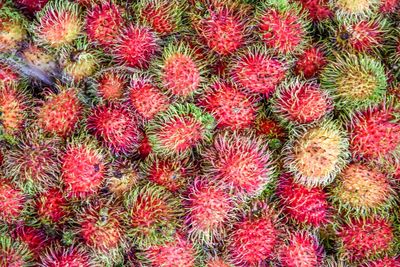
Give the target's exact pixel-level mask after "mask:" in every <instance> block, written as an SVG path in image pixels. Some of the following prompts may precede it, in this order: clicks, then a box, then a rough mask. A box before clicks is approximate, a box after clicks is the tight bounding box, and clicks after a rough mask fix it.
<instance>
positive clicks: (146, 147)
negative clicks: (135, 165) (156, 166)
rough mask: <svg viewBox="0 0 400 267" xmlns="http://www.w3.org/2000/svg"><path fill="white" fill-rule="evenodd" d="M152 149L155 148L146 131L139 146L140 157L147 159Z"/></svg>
mask: <svg viewBox="0 0 400 267" xmlns="http://www.w3.org/2000/svg"><path fill="white" fill-rule="evenodd" d="M152 151H153V148H152V147H151V144H150V140H149V138H148V137H147V135H146V133H144V132H143V133H142V136H141V139H140V141H139V147H138V154H139V157H140V158H141V159H145V158H147V157H148V156H149V155H150V153H151V152H152Z"/></svg>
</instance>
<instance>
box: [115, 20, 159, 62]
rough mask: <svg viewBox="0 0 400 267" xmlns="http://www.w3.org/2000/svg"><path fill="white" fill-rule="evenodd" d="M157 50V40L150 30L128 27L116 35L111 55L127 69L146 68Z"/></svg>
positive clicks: (133, 26)
mask: <svg viewBox="0 0 400 267" xmlns="http://www.w3.org/2000/svg"><path fill="white" fill-rule="evenodd" d="M159 49H160V47H159V44H158V38H157V36H156V34H155V33H154V32H153V31H152V30H151V29H150V28H147V27H144V26H135V25H129V26H127V27H125V28H124V29H123V30H122V31H121V32H120V33H119V34H118V36H117V40H116V41H115V45H114V49H113V50H112V55H113V56H114V57H115V58H116V60H117V61H118V62H120V63H121V64H123V65H125V66H127V67H132V68H147V67H148V65H149V62H150V60H151V59H152V58H153V56H154V55H155V54H156V53H157V52H158V51H159Z"/></svg>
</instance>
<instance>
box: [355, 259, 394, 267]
mask: <svg viewBox="0 0 400 267" xmlns="http://www.w3.org/2000/svg"><path fill="white" fill-rule="evenodd" d="M399 266H400V259H398V258H395V257H384V258H382V259H377V260H371V261H368V262H367V263H365V264H363V265H361V267H399Z"/></svg>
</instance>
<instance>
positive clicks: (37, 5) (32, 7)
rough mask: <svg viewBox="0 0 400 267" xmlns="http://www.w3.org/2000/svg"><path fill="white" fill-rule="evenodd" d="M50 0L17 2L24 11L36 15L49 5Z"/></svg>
mask: <svg viewBox="0 0 400 267" xmlns="http://www.w3.org/2000/svg"><path fill="white" fill-rule="evenodd" d="M48 1H49V0H15V2H16V3H17V4H18V5H19V6H20V7H21V8H22V9H23V10H26V11H28V12H29V13H31V14H34V13H36V12H38V11H40V10H42V8H43V7H44V6H45V5H46V4H47V2H48Z"/></svg>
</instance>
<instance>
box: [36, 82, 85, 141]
mask: <svg viewBox="0 0 400 267" xmlns="http://www.w3.org/2000/svg"><path fill="white" fill-rule="evenodd" d="M82 109H83V107H82V104H81V102H80V100H79V98H78V91H77V89H75V88H69V89H65V90H64V89H62V90H61V92H60V93H58V94H49V95H48V96H47V98H46V101H45V102H44V103H43V105H42V106H41V107H40V109H39V111H38V114H37V119H38V124H39V125H40V127H41V128H42V129H43V130H44V131H45V132H48V133H52V134H56V135H58V136H60V137H67V136H69V135H71V134H72V133H73V131H74V130H75V127H76V126H77V123H78V121H79V119H80V117H81V114H82Z"/></svg>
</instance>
